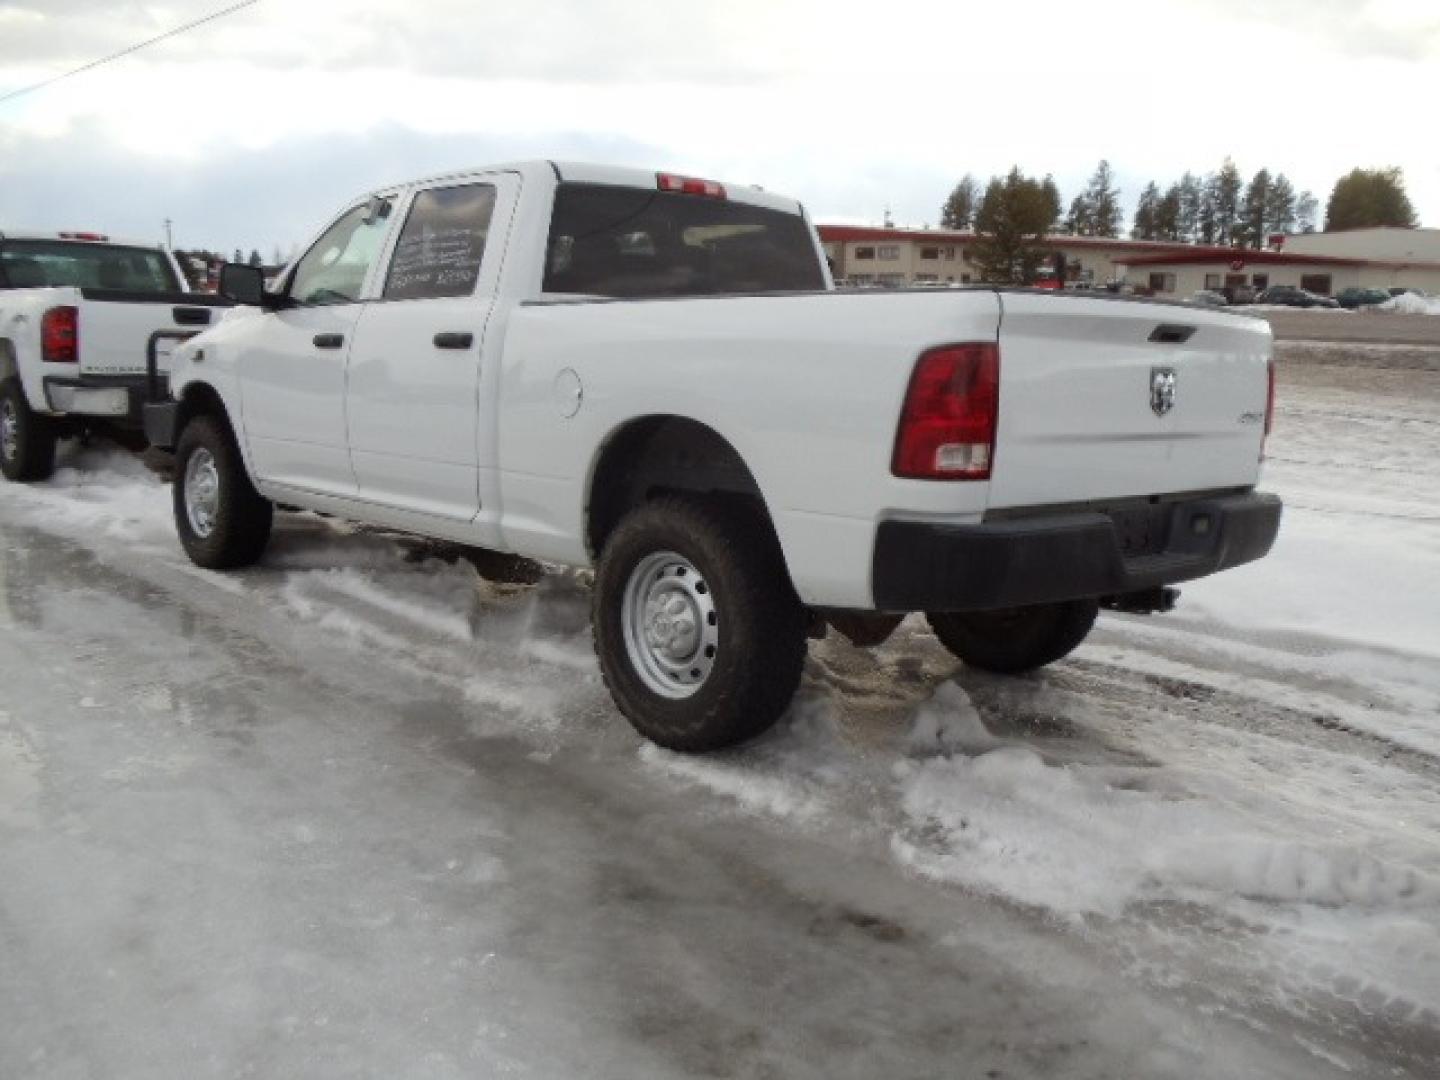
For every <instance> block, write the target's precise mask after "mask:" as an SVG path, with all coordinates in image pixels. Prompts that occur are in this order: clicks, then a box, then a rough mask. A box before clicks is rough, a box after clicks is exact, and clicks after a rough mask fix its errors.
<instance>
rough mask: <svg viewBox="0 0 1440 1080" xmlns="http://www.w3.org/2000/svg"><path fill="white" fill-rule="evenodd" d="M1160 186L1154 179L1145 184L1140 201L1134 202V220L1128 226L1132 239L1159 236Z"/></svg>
mask: <svg viewBox="0 0 1440 1080" xmlns="http://www.w3.org/2000/svg"><path fill="white" fill-rule="evenodd" d="M1159 215H1160V188H1159V187H1157V186H1156V184H1155V181H1153V180H1152V181H1150V183H1148V184H1146V185H1145V190H1144V191H1142V192H1141V193H1140V201H1139V202H1137V203H1136V204H1135V220H1134V222H1133V223H1132V225H1131V227H1130V236H1131V238H1132V239H1134V240H1158V239H1159V238H1160V224H1159Z"/></svg>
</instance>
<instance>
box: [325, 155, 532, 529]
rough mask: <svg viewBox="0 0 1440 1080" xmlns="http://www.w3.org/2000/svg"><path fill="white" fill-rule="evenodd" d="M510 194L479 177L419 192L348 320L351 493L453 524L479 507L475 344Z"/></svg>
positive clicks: (503, 177) (495, 179) (513, 190)
mask: <svg viewBox="0 0 1440 1080" xmlns="http://www.w3.org/2000/svg"><path fill="white" fill-rule="evenodd" d="M518 190H519V178H518V177H517V176H515V175H514V174H506V173H490V174H480V175H477V176H474V177H469V178H466V179H465V180H463V181H457V180H449V181H446V182H445V183H443V184H431V185H427V186H425V187H420V188H417V189H416V190H415V192H414V193H413V195H412V197H411V199H410V201H409V205H408V206H407V207H406V208H405V212H404V214H403V215H402V216H403V218H404V221H403V225H402V226H401V227H400V229H399V232H398V235H397V237H396V240H395V244H394V248H393V251H392V253H391V256H390V259H389V261H388V264H387V265H386V267H385V270H384V273H383V275H382V276H381V277H379V278H377V282H376V286H375V291H376V298H375V299H374V300H373V301H371V302H370V303H369V304H367V305H366V308H365V311H364V313H363V314H362V315H361V316H360V319H359V322H358V324H357V325H356V327H355V336H354V344H353V345H352V347H351V351H350V358H349V378H348V380H347V386H346V404H347V413H348V424H349V440H350V456H351V460H352V462H353V463H354V467H355V476H356V481H357V483H358V485H359V492H360V496H361V497H362V498H365V499H367V500H371V501H374V502H378V503H383V504H385V505H387V506H394V507H399V508H401V509H405V510H410V511H415V512H419V513H425V514H432V515H435V516H438V517H444V518H450V519H454V520H459V521H469V520H470V519H471V518H473V517H474V516H475V514H476V513H477V512H478V510H479V509H480V483H479V441H480V438H481V436H482V431H481V428H480V423H481V417H482V416H484V415H489V413H488V410H482V409H481V402H480V386H481V367H480V365H481V357H482V356H483V355H484V353H483V349H482V346H483V344H484V341H485V333H486V329H487V326H488V324H489V321H490V315H491V311H492V309H493V308H494V305H495V289H496V285H497V283H498V280H499V271H500V262H501V256H502V254H503V250H504V243H503V240H504V237H505V235H506V232H507V229H506V225H507V224H508V222H509V221H510V218H511V215H512V208H513V206H514V202H515V198H516V196H517V194H518Z"/></svg>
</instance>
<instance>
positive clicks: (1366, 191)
mask: <svg viewBox="0 0 1440 1080" xmlns="http://www.w3.org/2000/svg"><path fill="white" fill-rule="evenodd" d="M1416 224H1417V220H1416V217H1415V207H1414V205H1413V204H1412V203H1411V202H1410V196H1409V195H1407V194H1406V193H1405V176H1404V174H1403V173H1402V172H1401V171H1400V170H1399V169H1397V168H1389V169H1352V170H1351V171H1350V172H1348V173H1346V174H1345V175H1344V176H1342V177H1341V178H1340V179H1339V180H1337V181H1336V182H1335V190H1334V191H1332V192H1331V193H1330V201H1329V202H1328V203H1327V204H1326V206H1325V231H1326V232H1330V231H1331V230H1333V229H1363V228H1373V227H1376V226H1382V225H1391V226H1398V227H1399V228H1402V229H1413V228H1414V227H1415V226H1416Z"/></svg>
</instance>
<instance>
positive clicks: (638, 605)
mask: <svg viewBox="0 0 1440 1080" xmlns="http://www.w3.org/2000/svg"><path fill="white" fill-rule="evenodd" d="M620 625H621V627H622V629H623V631H624V635H625V652H626V654H627V656H628V657H629V659H630V666H631V667H632V668H633V669H634V671H635V674H636V675H637V676H639V678H640V681H641V682H642V683H644V684H645V688H646V689H647V690H650V691H651V692H653V693H656V694H659V695H660V696H661V697H666V698H672V699H680V698H687V697H690V696H691V695H693V694H695V693H696V692H697V691H699V689H700V688H701V687H702V686H704V685H705V680H706V679H708V678H709V676H710V672H711V670H712V669H713V668H714V666H715V656H716V654H717V653H718V652H719V649H720V617H719V612H718V611H717V610H716V608H715V600H714V597H713V594H712V593H711V591H710V587H709V585H708V583H707V582H706V581H705V578H704V576H703V575H701V573H700V572H699V571H698V570H696V569H695V566H694V564H693V563H691V562H690V560H689V559H686V558H685V557H684V556H683V555H677V554H676V553H675V552H673V551H657V552H654V553H652V554H650V555H647V556H645V558H643V559H641V560H640V561H639V562H638V563H636V564H635V568H634V569H633V570H631V571H630V577H629V579H628V580H627V581H626V582H625V593H624V599H623V601H622V603H621V606H620Z"/></svg>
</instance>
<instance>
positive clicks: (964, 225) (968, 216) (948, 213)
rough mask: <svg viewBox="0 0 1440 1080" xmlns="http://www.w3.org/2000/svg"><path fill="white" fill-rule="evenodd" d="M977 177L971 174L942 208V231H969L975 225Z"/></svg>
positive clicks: (952, 193) (951, 194) (956, 188)
mask: <svg viewBox="0 0 1440 1080" xmlns="http://www.w3.org/2000/svg"><path fill="white" fill-rule="evenodd" d="M975 195H976V191H975V177H973V176H971V175H970V174H969V173H966V174H965V178H964V179H963V180H961V181H960V183H958V184H956V185H955V190H954V191H952V192H950V197H949V198H947V199H946V200H945V205H944V206H942V207H941V208H940V227H941V228H942V229H962V230H963V229H968V228H970V226H971V225H973V224H974V223H975Z"/></svg>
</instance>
